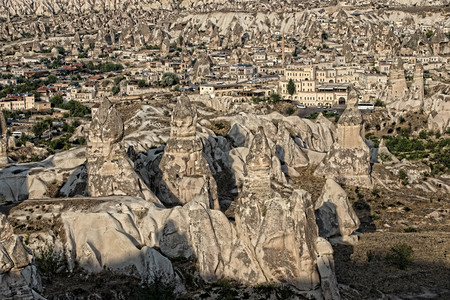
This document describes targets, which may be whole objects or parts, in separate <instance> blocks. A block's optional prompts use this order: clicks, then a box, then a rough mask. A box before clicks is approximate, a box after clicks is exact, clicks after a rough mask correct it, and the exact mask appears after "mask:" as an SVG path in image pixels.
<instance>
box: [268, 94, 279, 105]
mask: <svg viewBox="0 0 450 300" xmlns="http://www.w3.org/2000/svg"><path fill="white" fill-rule="evenodd" d="M270 101H272V102H273V103H277V102H279V101H281V96H280V95H279V94H272V95H270Z"/></svg>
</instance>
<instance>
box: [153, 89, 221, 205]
mask: <svg viewBox="0 0 450 300" xmlns="http://www.w3.org/2000/svg"><path fill="white" fill-rule="evenodd" d="M170 125H171V131H170V138H169V140H168V141H167V144H166V146H165V148H164V154H163V156H162V158H161V162H160V163H159V169H160V171H161V173H162V178H161V181H160V182H159V183H158V188H157V194H158V196H159V198H160V199H163V200H162V201H163V202H164V203H165V204H168V205H170V206H173V205H179V204H181V205H184V204H186V203H188V202H190V201H192V200H193V199H195V198H197V197H198V198H199V199H203V200H204V201H206V203H205V204H206V205H207V206H208V207H211V208H215V209H219V201H218V198H217V185H216V182H215V180H214V177H213V176H212V174H211V170H210V167H209V164H208V162H207V160H206V159H205V157H203V143H202V140H201V139H200V137H198V136H197V110H196V108H195V107H193V106H192V105H191V103H190V100H189V98H188V97H187V96H184V95H183V96H181V97H179V98H178V101H177V105H176V107H175V109H174V111H173V113H172V117H171V124H170Z"/></svg>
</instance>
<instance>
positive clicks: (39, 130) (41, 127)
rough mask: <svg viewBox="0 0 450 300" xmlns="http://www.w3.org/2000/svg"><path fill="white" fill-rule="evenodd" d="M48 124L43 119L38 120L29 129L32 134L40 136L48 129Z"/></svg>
mask: <svg viewBox="0 0 450 300" xmlns="http://www.w3.org/2000/svg"><path fill="white" fill-rule="evenodd" d="M49 127H50V126H49V125H48V123H47V122H45V121H39V122H37V123H36V124H34V125H33V127H31V131H32V132H33V134H34V136H35V137H37V138H39V139H40V138H41V136H42V134H43V133H44V132H45V131H46V130H47V129H49Z"/></svg>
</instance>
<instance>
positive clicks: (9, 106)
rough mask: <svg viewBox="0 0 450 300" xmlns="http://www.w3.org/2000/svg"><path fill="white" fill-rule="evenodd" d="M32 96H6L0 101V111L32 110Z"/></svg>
mask: <svg viewBox="0 0 450 300" xmlns="http://www.w3.org/2000/svg"><path fill="white" fill-rule="evenodd" d="M34 103H35V102H34V94H31V93H25V94H13V95H11V94H8V95H7V96H6V97H5V98H3V99H0V109H2V110H3V109H5V110H10V111H12V110H29V109H34Z"/></svg>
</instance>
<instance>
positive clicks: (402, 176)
mask: <svg viewBox="0 0 450 300" xmlns="http://www.w3.org/2000/svg"><path fill="white" fill-rule="evenodd" d="M398 178H399V179H400V181H401V182H402V184H403V185H407V184H408V180H409V178H408V173H406V171H405V170H400V171H399V172H398Z"/></svg>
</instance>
